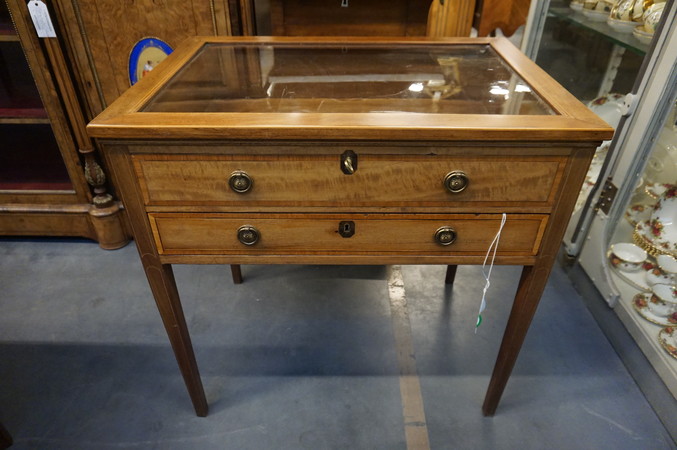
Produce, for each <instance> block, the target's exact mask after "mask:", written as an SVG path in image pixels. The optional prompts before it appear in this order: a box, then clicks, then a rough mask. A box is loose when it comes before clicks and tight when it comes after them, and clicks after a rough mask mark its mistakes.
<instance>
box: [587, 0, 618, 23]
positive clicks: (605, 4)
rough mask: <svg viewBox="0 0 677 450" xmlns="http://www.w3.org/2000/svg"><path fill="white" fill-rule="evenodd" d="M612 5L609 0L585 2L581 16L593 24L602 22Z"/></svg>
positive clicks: (588, 0)
mask: <svg viewBox="0 0 677 450" xmlns="http://www.w3.org/2000/svg"><path fill="white" fill-rule="evenodd" d="M613 5H614V2H613V1H610V0H585V3H583V15H584V16H585V17H587V18H588V19H590V20H592V21H594V22H604V21H605V20H606V19H607V18H608V17H609V13H610V12H611V8H612V7H613Z"/></svg>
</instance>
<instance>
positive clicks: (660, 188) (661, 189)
mask: <svg viewBox="0 0 677 450" xmlns="http://www.w3.org/2000/svg"><path fill="white" fill-rule="evenodd" d="M671 187H673V185H672V184H669V183H650V184H647V185H646V186H644V192H646V193H647V195H648V196H649V197H651V198H655V199H658V198H659V197H660V196H661V195H663V194H664V193H665V191H667V190H668V189H669V188H671Z"/></svg>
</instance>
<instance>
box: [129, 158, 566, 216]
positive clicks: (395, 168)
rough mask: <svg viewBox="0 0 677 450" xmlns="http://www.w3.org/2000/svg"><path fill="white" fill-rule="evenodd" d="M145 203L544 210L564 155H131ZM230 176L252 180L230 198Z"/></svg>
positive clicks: (552, 193)
mask: <svg viewBox="0 0 677 450" xmlns="http://www.w3.org/2000/svg"><path fill="white" fill-rule="evenodd" d="M133 158H134V165H135V170H136V172H137V174H138V176H139V179H140V182H141V187H142V192H143V196H144V201H145V203H146V204H147V205H156V206H162V205H172V206H196V205H197V206H199V205H210V206H214V205H222V206H236V205H242V204H244V203H246V205H247V206H283V205H284V206H323V207H326V206H376V205H378V206H380V207H389V206H390V207H393V206H395V207H396V206H410V207H411V206H415V207H429V206H447V205H450V204H454V203H456V204H468V202H473V204H474V205H475V206H477V207H478V206H520V205H524V206H531V207H536V206H541V207H542V206H551V205H552V202H553V200H554V196H555V193H556V191H557V188H558V185H559V183H560V182H561V178H562V172H563V170H564V166H565V163H566V158H565V157H558V156H542V157H539V156H523V157H519V156H518V157H509V158H508V157H499V156H491V157H483V158H477V157H475V158H473V157H459V156H398V155H385V156H382V155H368V154H366V155H358V166H357V171H356V172H355V173H354V174H352V175H346V174H344V173H343V172H342V171H341V170H340V159H339V156H338V155H335V156H331V155H318V156H286V157H280V156H267V155H266V156H263V155H262V156H252V157H242V156H224V155H199V156H188V155H170V156H165V155H135V156H134V157H133ZM234 171H244V172H246V173H247V174H248V175H249V176H250V177H251V179H252V180H253V185H252V188H251V190H250V191H248V192H246V193H236V192H234V191H233V190H232V189H231V188H230V187H229V184H228V180H229V177H230V175H231V173H232V172H234ZM451 171H463V172H465V173H466V174H467V176H468V178H469V184H468V187H467V189H465V190H464V191H462V192H460V193H455V194H454V193H451V192H449V191H447V189H446V188H445V186H444V178H445V176H446V175H447V174H448V173H449V172H451Z"/></svg>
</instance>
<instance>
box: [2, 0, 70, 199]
mask: <svg viewBox="0 0 677 450" xmlns="http://www.w3.org/2000/svg"><path fill="white" fill-rule="evenodd" d="M0 143H1V145H0V192H2V191H23V192H27V191H63V190H68V191H71V190H72V184H71V181H70V178H69V176H68V172H67V170H66V166H65V163H64V162H63V159H62V158H61V153H60V151H59V146H58V143H57V141H56V138H55V136H54V133H53V131H52V127H51V124H50V121H49V118H48V116H47V111H45V108H44V107H43V104H42V101H41V99H40V95H39V93H38V90H37V88H36V86H35V82H34V80H33V77H32V74H31V69H30V68H29V66H28V62H27V60H26V56H25V55H24V52H23V49H22V48H21V43H20V42H19V37H18V36H17V34H16V32H15V30H14V26H13V23H12V21H11V18H10V15H9V12H8V10H7V5H6V4H5V2H4V1H2V2H0Z"/></svg>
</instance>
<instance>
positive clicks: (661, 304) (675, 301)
mask: <svg viewBox="0 0 677 450" xmlns="http://www.w3.org/2000/svg"><path fill="white" fill-rule="evenodd" d="M651 290H652V291H653V294H652V295H651V298H650V299H649V302H648V307H649V310H650V311H651V312H652V313H654V314H655V315H657V316H659V317H669V316H671V315H673V314H675V313H677V288H675V286H672V285H669V284H656V285H654V286H652V287H651Z"/></svg>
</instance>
